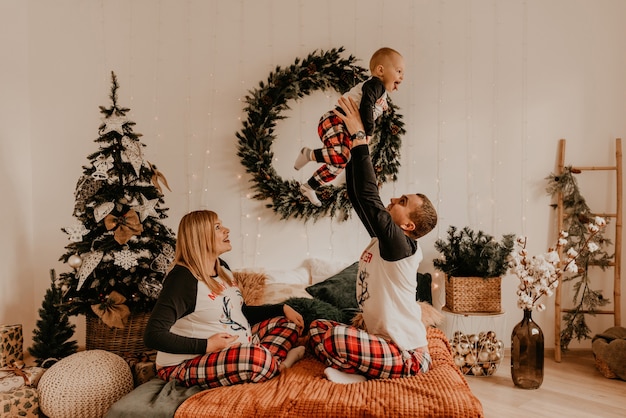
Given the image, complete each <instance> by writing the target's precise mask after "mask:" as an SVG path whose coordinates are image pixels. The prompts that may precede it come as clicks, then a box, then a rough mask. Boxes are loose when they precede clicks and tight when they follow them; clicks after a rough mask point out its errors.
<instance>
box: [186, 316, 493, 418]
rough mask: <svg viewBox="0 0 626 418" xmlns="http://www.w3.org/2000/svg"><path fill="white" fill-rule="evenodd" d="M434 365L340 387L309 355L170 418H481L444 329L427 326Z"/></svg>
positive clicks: (208, 394) (202, 397)
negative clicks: (395, 376)
mask: <svg viewBox="0 0 626 418" xmlns="http://www.w3.org/2000/svg"><path fill="white" fill-rule="evenodd" d="M428 346H429V349H430V353H431V356H432V358H433V368H432V369H431V370H430V371H429V372H428V373H427V374H425V375H421V376H414V377H407V378H403V379H380V380H369V381H367V382H362V383H353V384H350V385H342V384H337V383H333V382H331V381H329V380H327V379H326V378H325V377H324V374H323V371H324V367H325V366H324V365H323V364H322V363H321V362H319V361H317V360H316V359H315V358H313V357H312V356H310V355H307V356H306V357H305V358H304V359H303V360H301V361H300V362H298V363H296V364H295V365H294V366H293V367H292V368H290V369H287V370H286V371H285V372H284V373H282V374H281V375H279V376H278V377H276V378H274V379H272V380H270V381H267V382H264V383H258V384H251V383H247V384H243V385H238V386H232V387H223V388H217V389H211V390H207V391H203V392H200V393H197V394H195V395H193V396H191V397H190V398H188V399H187V400H186V401H184V402H183V403H182V404H181V405H180V406H179V407H178V409H177V411H176V414H175V418H196V417H268V418H269V417H272V418H277V417H302V418H304V417H316V418H317V417H344V418H350V417H448V418H455V417H458V418H461V417H462V418H472V417H482V416H483V409H482V405H481V403H480V401H479V400H478V399H477V398H476V397H475V396H474V395H473V394H472V392H471V390H470V388H469V386H468V384H467V381H466V380H465V378H464V377H463V375H462V374H461V372H460V371H459V369H458V368H457V367H456V366H455V365H454V363H453V361H452V356H451V354H450V345H449V343H448V341H447V339H446V336H445V335H444V333H443V332H442V331H441V330H439V329H436V328H432V327H430V328H429V330H428Z"/></svg>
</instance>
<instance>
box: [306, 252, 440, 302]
mask: <svg viewBox="0 0 626 418" xmlns="http://www.w3.org/2000/svg"><path fill="white" fill-rule="evenodd" d="M358 271H359V262H358V261H357V262H355V263H354V264H352V265H350V266H348V267H346V268H345V269H343V270H342V271H340V272H339V273H337V274H335V275H334V276H331V277H329V278H328V279H326V280H324V281H322V282H319V283H316V284H314V285H312V286H309V287H307V288H306V291H307V292H308V293H309V294H310V295H311V296H313V297H314V298H317V299H320V300H323V301H324V302H327V303H330V304H331V305H333V306H336V307H337V308H339V309H341V310H342V311H344V313H346V312H347V313H352V314H354V312H355V311H358V309H359V305H358V303H357V300H356V276H357V274H358ZM431 285H432V276H431V275H430V273H424V274H422V273H417V288H416V289H415V300H419V301H423V302H428V303H430V304H431V305H432V303H433V296H432V290H431Z"/></svg>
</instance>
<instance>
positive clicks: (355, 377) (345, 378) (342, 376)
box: [324, 367, 367, 385]
mask: <svg viewBox="0 0 626 418" xmlns="http://www.w3.org/2000/svg"><path fill="white" fill-rule="evenodd" d="M324 374H325V375H326V378H327V379H328V380H330V381H331V382H335V383H341V384H344V385H348V384H350V383H359V382H365V381H366V380H367V379H366V378H365V376H363V375H360V374H355V373H346V372H342V371H340V370H337V369H333V368H332V367H327V368H325V369H324Z"/></svg>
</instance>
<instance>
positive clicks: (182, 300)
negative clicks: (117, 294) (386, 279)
mask: <svg viewBox="0 0 626 418" xmlns="http://www.w3.org/2000/svg"><path fill="white" fill-rule="evenodd" d="M229 232H230V230H229V229H228V228H226V227H225V226H223V225H222V221H221V220H220V219H219V218H218V216H217V214H216V213H215V212H212V211H208V210H201V211H194V212H190V213H188V214H187V215H185V216H184V217H183V218H182V219H181V221H180V225H179V227H178V237H177V243H176V253H175V256H174V266H173V268H172V269H171V270H170V272H169V273H168V274H167V276H166V278H165V280H164V282H163V290H162V291H161V294H160V295H159V299H158V300H157V303H156V305H155V307H154V310H153V311H152V314H151V316H150V320H149V321H148V324H147V326H146V331H145V334H144V341H145V344H146V346H147V347H149V348H152V349H156V350H157V357H156V366H157V373H158V376H159V377H160V378H161V379H163V380H165V381H168V380H177V381H178V382H180V383H181V384H183V385H185V386H192V385H201V386H203V387H209V388H213V387H218V386H227V385H234V384H237V383H245V382H263V381H265V380H268V379H270V378H272V377H274V376H276V375H277V374H278V373H279V372H280V370H282V369H284V368H285V367H289V366H290V365H292V364H293V363H295V362H296V361H298V360H299V359H300V358H302V356H303V355H304V347H302V346H300V347H297V348H295V349H293V350H291V348H292V347H293V346H294V345H295V343H296V340H297V339H298V334H299V331H300V330H302V328H303V325H304V322H303V319H302V316H301V315H300V314H299V313H298V312H296V311H295V310H294V309H293V308H291V307H290V306H288V305H284V304H277V305H263V306H247V305H246V304H245V303H244V301H243V297H242V294H241V290H240V289H239V287H238V285H237V283H236V281H235V279H234V277H233V274H232V272H231V271H230V268H229V267H228V265H227V264H226V263H225V262H224V261H223V260H222V259H220V258H219V257H220V256H221V255H222V254H224V253H225V252H227V251H230V250H231V249H232V246H231V244H230V240H229V237H228V234H229ZM290 350H291V351H290Z"/></svg>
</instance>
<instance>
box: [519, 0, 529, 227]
mask: <svg viewBox="0 0 626 418" xmlns="http://www.w3.org/2000/svg"><path fill="white" fill-rule="evenodd" d="M527 60H528V4H527V2H526V0H525V1H524V3H523V13H522V114H521V135H520V142H521V147H522V153H521V154H522V161H521V163H522V164H521V166H522V167H521V173H522V175H521V177H522V193H521V195H522V234H526V221H527V219H526V216H527V211H526V210H527V207H528V205H527V203H528V187H527V178H526V176H527V170H526V163H527V161H528V154H527V152H528V150H527V142H528V112H527V110H528V109H527V106H528V98H527V88H528V71H527V70H528V68H527Z"/></svg>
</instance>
